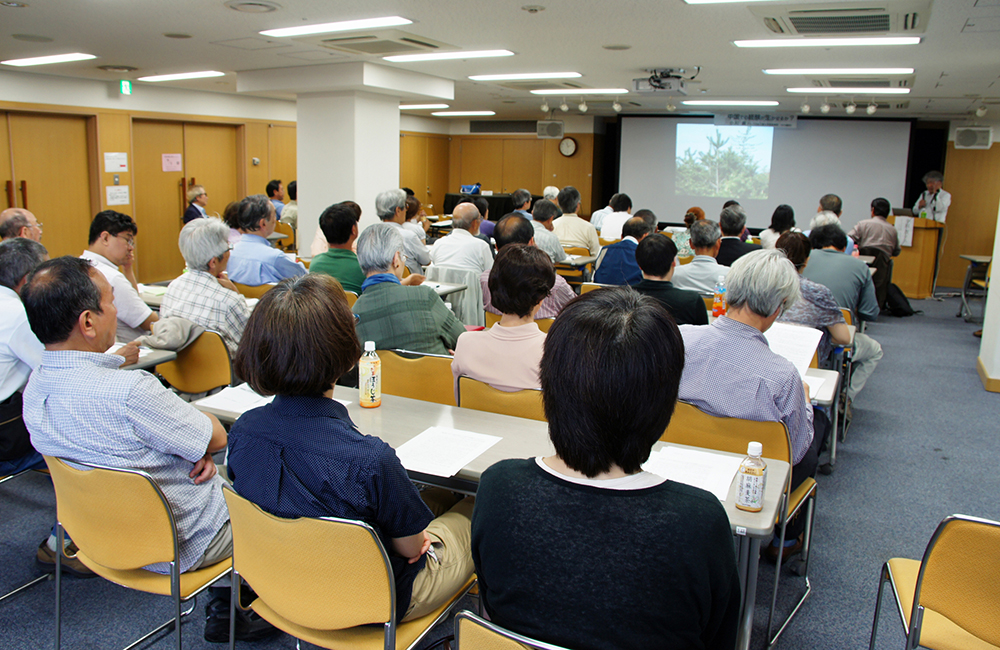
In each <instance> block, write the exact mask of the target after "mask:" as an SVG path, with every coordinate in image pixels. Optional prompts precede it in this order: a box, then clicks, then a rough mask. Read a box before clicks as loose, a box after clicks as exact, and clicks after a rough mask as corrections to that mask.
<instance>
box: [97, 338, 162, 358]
mask: <svg viewBox="0 0 1000 650" xmlns="http://www.w3.org/2000/svg"><path fill="white" fill-rule="evenodd" d="M123 345H125V343H122V342H121V341H115V344H114V345H112V346H111V347H110V348H108V349H107V350H105V351H104V354H114V353H115V350H117V349H118V348H120V347H122V346H123ZM151 354H153V348H149V347H146V346H145V345H140V346H139V358H140V359H141V358H143V357H148V356H149V355H151Z"/></svg>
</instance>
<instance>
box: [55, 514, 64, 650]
mask: <svg viewBox="0 0 1000 650" xmlns="http://www.w3.org/2000/svg"><path fill="white" fill-rule="evenodd" d="M65 539H66V534H65V533H64V532H63V527H62V523H60V522H59V521H56V650H60V648H61V647H62V616H61V614H62V611H61V610H60V606H61V605H62V603H61V602H60V596H61V595H62V588H61V587H62V548H63V540H65Z"/></svg>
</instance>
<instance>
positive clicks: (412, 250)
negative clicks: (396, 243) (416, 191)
mask: <svg viewBox="0 0 1000 650" xmlns="http://www.w3.org/2000/svg"><path fill="white" fill-rule="evenodd" d="M375 212H376V213H377V214H378V218H379V219H381V220H382V223H387V224H389V226H390V227H391V228H396V229H398V230H399V235H400V237H402V238H403V255H404V258H403V264H404V265H405V266H406V268H408V269H410V273H417V274H420V273H423V272H424V268H423V267H425V266H427V265H428V264H430V263H431V254H430V252H428V250H427V246H426V245H424V242H423V241H421V239H420V237H419V236H418V235H417V233H415V232H413V231H412V230H407V229H406V228H404V227H403V222H404V221H406V192H405V191H403V190H401V189H395V190H386V191H385V192H380V193H379V195H378V196H376V197H375ZM359 218H360V215H359ZM371 227H372V226H369V228H371Z"/></svg>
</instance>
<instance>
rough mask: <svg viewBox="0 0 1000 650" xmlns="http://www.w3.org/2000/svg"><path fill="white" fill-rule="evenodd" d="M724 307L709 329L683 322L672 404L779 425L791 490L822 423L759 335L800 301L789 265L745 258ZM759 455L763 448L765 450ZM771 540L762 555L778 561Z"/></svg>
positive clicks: (790, 546)
mask: <svg viewBox="0 0 1000 650" xmlns="http://www.w3.org/2000/svg"><path fill="white" fill-rule="evenodd" d="M726 292H727V297H728V303H729V308H728V310H727V311H726V315H725V316H722V317H720V318H718V319H716V321H715V322H714V323H712V324H711V325H682V326H681V328H680V330H681V336H682V337H683V339H684V372H683V374H682V375H681V384H680V391H679V393H678V395H677V397H678V399H682V400H685V401H687V402H691V403H692V404H694V405H695V406H697V407H698V408H700V409H702V410H703V411H705V412H707V413H710V414H712V415H716V416H720V417H729V418H740V419H744V420H754V421H756V422H781V423H783V424H784V425H785V426H786V427H787V428H788V436H789V439H790V441H791V446H792V461H793V465H792V489H793V490H794V489H795V488H796V487H797V486H798V485H799V484H800V483H802V481H804V480H805V479H806V477H810V476H815V474H816V466H817V464H818V458H819V451H820V445H821V443H822V441H823V438H824V436H825V435H826V433H827V431H828V430H829V421H828V420H827V419H826V416H825V415H822V414H821V412H819V411H815V412H814V411H813V408H812V406H811V405H810V403H809V396H808V394H807V392H806V391H807V389H806V387H805V386H804V385H803V383H802V378H801V377H800V376H799V373H798V371H797V370H796V369H795V366H794V365H792V362H791V361H789V360H788V359H785V358H784V357H782V356H780V355H778V354H776V353H774V352H772V351H771V349H770V348H769V347H768V345H767V339H766V338H764V332H766V331H767V330H768V329H769V328H770V327H771V325H773V324H774V321H776V320H777V319H778V317H779V316H780V315H781V313H782V312H783V311H784V309H785V307H786V306H787V305H790V304H792V303H794V302H795V301H796V300H798V299H799V296H800V291H799V277H798V273H797V272H796V270H795V266H794V265H793V264H792V263H791V262H790V261H789V260H788V258H787V257H785V253H784V252H783V251H781V250H760V251H754V252H752V253H748V254H746V255H744V256H743V257H741V258H740V259H739V260H737V262H736V263H735V264H734V265H733V267H732V269H731V270H730V272H729V275H728V276H727V277H726ZM765 453H766V450H765ZM804 526H805V518H804V517H798V518H796V519H794V520H792V522H791V523H789V525H788V529H787V539H788V540H789V541H788V542H786V547H787V548H785V549H784V552H783V557H786V558H787V557H790V556H791V555H792V554H794V553H797V552H798V551H799V550H801V548H802V541H801V539H798V538H799V536H800V534H801V533H802V531H803V530H804ZM778 551H779V549H778V542H777V541H774V542H773V543H772V546H771V548H769V549H768V552H769V554H770V555H772V556H773V557H777V556H778Z"/></svg>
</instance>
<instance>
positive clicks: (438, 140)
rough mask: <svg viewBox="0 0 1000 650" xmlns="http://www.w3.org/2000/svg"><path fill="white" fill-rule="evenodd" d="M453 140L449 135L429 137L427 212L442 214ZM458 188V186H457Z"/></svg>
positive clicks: (447, 190) (425, 207)
mask: <svg viewBox="0 0 1000 650" xmlns="http://www.w3.org/2000/svg"><path fill="white" fill-rule="evenodd" d="M450 154H451V142H450V138H449V137H448V136H435V135H432V136H428V137H427V202H426V204H425V206H424V209H425V210H426V211H427V214H441V211H442V210H443V209H444V195H445V194H447V193H448V192H449V191H450V190H449V189H448V170H449V168H450V162H451V161H450ZM455 189H458V188H455Z"/></svg>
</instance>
